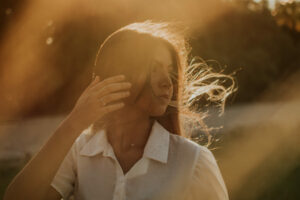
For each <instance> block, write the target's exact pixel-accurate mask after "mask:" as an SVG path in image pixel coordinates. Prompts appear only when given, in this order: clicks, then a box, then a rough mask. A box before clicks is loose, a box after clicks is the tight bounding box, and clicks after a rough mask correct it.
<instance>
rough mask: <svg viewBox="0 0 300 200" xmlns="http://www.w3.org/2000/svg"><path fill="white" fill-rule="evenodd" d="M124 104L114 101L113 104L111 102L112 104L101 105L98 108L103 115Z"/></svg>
mask: <svg viewBox="0 0 300 200" xmlns="http://www.w3.org/2000/svg"><path fill="white" fill-rule="evenodd" d="M124 105H125V104H124V103H123V102H121V103H115V104H112V105H107V106H105V107H102V108H101V109H100V111H101V113H102V114H103V115H105V114H108V113H110V112H113V111H115V110H118V109H121V108H122V107H124Z"/></svg>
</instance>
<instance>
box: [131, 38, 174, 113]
mask: <svg viewBox="0 0 300 200" xmlns="http://www.w3.org/2000/svg"><path fill="white" fill-rule="evenodd" d="M150 65H151V66H150V69H151V70H150V71H151V72H150V84H146V87H145V89H144V90H143V91H142V94H141V96H140V98H139V99H138V101H137V104H138V106H139V107H141V108H142V109H143V110H145V111H146V112H148V114H149V115H150V116H161V115H163V114H164V113H165V111H166V109H167V106H168V104H169V102H170V100H171V98H172V95H173V83H172V79H171V74H172V73H173V72H174V70H175V66H174V65H175V63H173V59H172V55H171V52H170V50H169V49H168V48H167V47H166V45H164V44H159V45H158V46H157V47H156V49H155V51H154V56H153V59H152V61H151V63H150Z"/></svg>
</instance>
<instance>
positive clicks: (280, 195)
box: [0, 0, 300, 200]
mask: <svg viewBox="0 0 300 200" xmlns="http://www.w3.org/2000/svg"><path fill="white" fill-rule="evenodd" d="M147 19H153V20H168V21H181V22H183V23H184V24H186V26H187V27H189V29H188V35H189V38H190V39H189V42H190V44H191V46H192V48H193V49H192V52H191V55H193V56H200V57H201V58H203V59H204V60H206V61H208V62H209V63H210V62H211V60H212V61H213V62H211V63H212V66H214V67H216V68H217V69H220V68H221V69H224V73H227V74H231V73H233V72H235V75H234V76H235V79H236V81H237V86H238V90H237V92H235V93H234V94H233V95H232V96H231V97H230V98H229V99H228V101H227V104H226V108H225V114H224V115H223V116H222V117H214V116H211V117H209V118H208V119H207V124H208V125H209V126H212V127H222V128H218V129H217V131H213V134H214V136H215V137H216V138H217V139H216V141H215V142H214V143H213V145H212V151H213V153H214V154H215V156H216V159H217V161H218V164H219V166H220V169H221V172H222V174H223V177H224V180H225V182H226V185H227V188H228V191H229V195H230V199H232V200H240V199H243V200H244V199H245V200H248V199H249V200H250V199H251V200H252V199H255V200H260V199H261V200H262V199H264V200H269V199H272V200H274V199H280V200H281V199H284V200H286V199H288V200H291V199H292V200H293V199H300V190H299V185H300V2H299V1H296V0H287V1H279V0H278V1H276V0H269V1H268V0H184V1H183V0H172V1H166V0H152V1H146V0H129V1H124V0H86V1H79V0H72V1H71V0H65V1H60V0H52V1H38V0H22V1H21V0H1V2H0V199H2V196H3V193H4V191H5V188H6V187H7V185H8V183H9V182H10V181H11V180H12V178H13V177H14V176H15V175H16V173H17V172H18V171H19V170H20V169H21V168H22V167H23V166H24V164H25V163H26V162H27V161H28V160H29V159H30V158H31V157H32V155H33V154H34V153H35V152H37V151H38V150H39V149H40V148H41V146H42V144H43V143H44V142H45V141H46V140H47V138H48V137H49V135H50V134H51V133H53V131H55V129H56V128H57V126H58V125H59V123H60V122H61V121H62V120H63V119H64V117H65V116H66V115H67V114H68V113H69V112H70V111H71V109H72V108H73V106H74V104H75V102H76V100H77V98H78V97H79V95H80V94H81V93H82V91H83V89H84V88H85V87H86V86H87V85H88V84H89V82H90V80H91V73H92V66H93V62H94V59H95V57H96V52H97V49H98V48H99V46H100V44H101V43H102V42H103V41H104V39H105V38H106V37H107V36H108V35H109V34H110V33H112V32H113V31H115V30H116V29H118V28H120V27H122V26H124V25H126V24H129V23H132V22H137V21H144V20H147Z"/></svg>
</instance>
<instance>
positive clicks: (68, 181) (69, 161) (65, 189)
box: [51, 143, 77, 200]
mask: <svg viewBox="0 0 300 200" xmlns="http://www.w3.org/2000/svg"><path fill="white" fill-rule="evenodd" d="M76 156H77V150H76V146H75V143H74V144H73V145H72V147H71V148H70V150H69V152H68V153H67V155H66V157H65V158H64V160H63V162H62V163H61V165H60V167H59V169H58V171H57V173H56V175H55V176H54V178H53V180H52V183H51V186H52V187H53V188H54V189H55V190H56V191H57V192H59V193H60V194H61V196H62V197H63V199H65V200H66V199H68V198H69V197H70V195H71V194H72V192H73V189H74V184H75V179H76V171H77V169H76Z"/></svg>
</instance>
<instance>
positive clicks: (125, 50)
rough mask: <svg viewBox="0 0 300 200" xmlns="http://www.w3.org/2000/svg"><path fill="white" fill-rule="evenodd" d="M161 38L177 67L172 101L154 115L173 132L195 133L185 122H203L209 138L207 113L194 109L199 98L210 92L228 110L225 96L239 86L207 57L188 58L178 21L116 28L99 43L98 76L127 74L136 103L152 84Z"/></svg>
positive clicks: (186, 134)
mask: <svg viewBox="0 0 300 200" xmlns="http://www.w3.org/2000/svg"><path fill="white" fill-rule="evenodd" d="M158 43H163V44H164V45H165V46H166V47H167V48H168V49H169V50H170V52H171V55H172V59H173V63H175V65H176V67H175V68H176V69H175V70H174V72H173V74H172V75H171V78H172V82H173V88H174V92H173V97H172V99H171V102H170V104H169V105H168V107H167V110H166V112H165V113H164V115H162V116H159V117H154V118H155V119H157V120H158V122H159V123H160V124H161V125H162V126H164V127H165V128H166V129H167V130H168V131H169V132H171V133H173V134H177V135H181V136H184V137H188V138H189V137H191V131H189V130H187V127H188V126H186V125H187V124H189V126H193V127H195V125H197V126H199V127H201V128H202V130H204V132H205V133H207V135H208V137H209V133H208V131H207V127H206V126H205V123H204V122H203V119H204V117H205V114H204V113H201V111H199V109H196V110H195V109H194V107H195V103H196V102H197V100H199V99H200V98H202V97H203V96H206V98H207V99H209V100H210V101H214V102H218V103H219V104H220V106H221V110H222V112H223V110H224V104H225V100H226V98H227V97H228V95H229V94H230V93H232V91H233V89H234V81H233V79H232V78H231V77H230V76H227V75H224V74H221V73H215V72H213V71H212V69H211V68H210V67H208V66H207V65H206V64H205V62H203V61H200V60H197V59H195V58H193V59H192V60H191V62H189V60H188V56H189V52H190V49H191V48H190V46H189V45H188V43H187V42H186V40H185V38H184V35H183V34H182V32H181V31H180V30H179V29H178V27H177V24H172V23H166V22H159V23H155V22H152V21H145V22H139V23H132V24H129V25H127V26H125V27H123V28H121V29H119V30H117V31H115V32H114V33H112V34H111V35H109V37H107V38H106V40H105V41H104V42H103V43H102V44H101V46H100V48H99V51H98V53H97V58H96V60H95V65H94V73H93V76H95V75H97V74H99V75H100V77H102V79H105V78H107V77H110V76H114V75H118V74H124V75H125V76H126V77H127V79H128V80H129V81H130V82H132V83H133V84H132V91H133V93H132V94H131V96H130V97H129V98H128V99H127V102H126V103H134V102H135V101H136V100H137V99H138V98H139V95H140V94H141V91H142V90H143V89H144V87H146V86H147V84H149V76H150V63H151V59H153V53H154V51H155V46H156V45H157V44H158ZM222 78H228V79H230V80H232V84H231V85H230V86H229V87H225V86H223V85H222V84H221V83H220V80H221V79H222ZM188 133H189V134H188ZM209 140H210V139H209Z"/></svg>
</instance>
